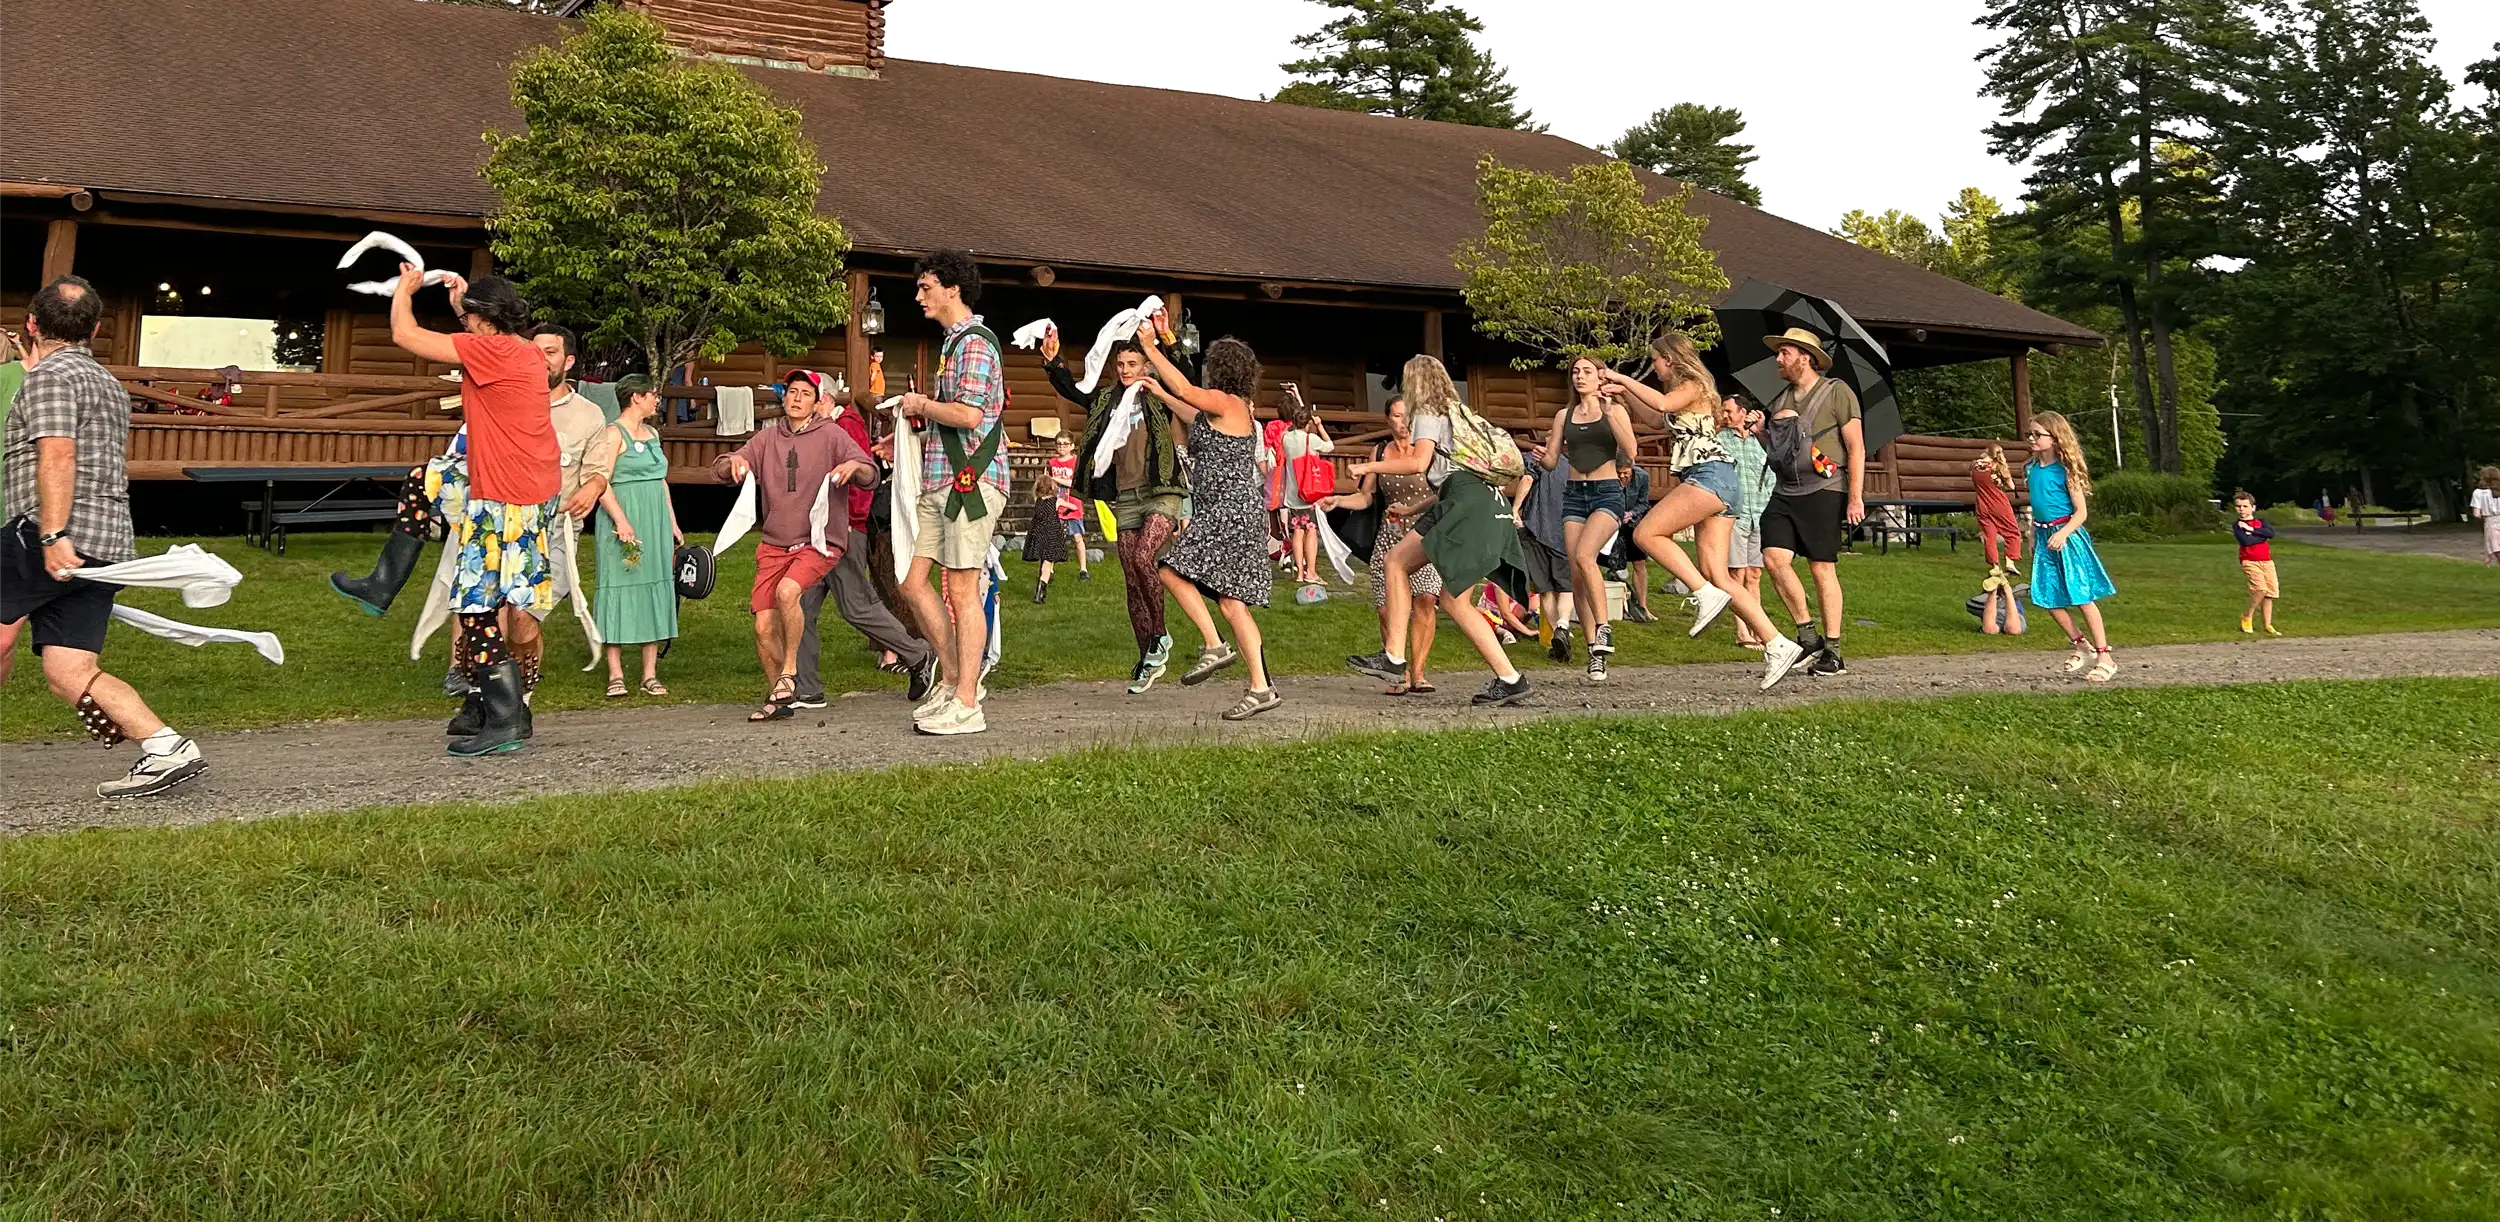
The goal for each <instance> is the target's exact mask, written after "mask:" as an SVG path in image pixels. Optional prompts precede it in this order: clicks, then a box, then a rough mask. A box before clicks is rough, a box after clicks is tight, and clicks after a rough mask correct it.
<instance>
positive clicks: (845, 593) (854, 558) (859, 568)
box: [782, 369, 938, 709]
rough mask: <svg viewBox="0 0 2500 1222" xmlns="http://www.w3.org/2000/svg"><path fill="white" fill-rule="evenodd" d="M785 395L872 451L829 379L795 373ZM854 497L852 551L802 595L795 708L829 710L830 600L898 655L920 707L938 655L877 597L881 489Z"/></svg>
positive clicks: (858, 419)
mask: <svg viewBox="0 0 2500 1222" xmlns="http://www.w3.org/2000/svg"><path fill="white" fill-rule="evenodd" d="M782 395H783V397H784V399H785V400H786V399H787V398H788V397H789V396H791V395H810V396H813V397H814V399H815V400H816V402H817V404H818V405H819V406H818V408H817V414H818V415H819V416H829V417H831V418H832V420H833V423H834V425H835V426H836V427H838V428H840V429H841V430H842V431H843V432H845V433H848V434H850V436H851V440H852V441H855V442H858V443H859V448H860V449H861V450H863V451H864V450H867V449H869V448H870V444H871V443H870V441H869V437H868V417H867V416H866V415H865V414H863V413H862V412H861V411H860V407H859V404H857V403H855V402H854V403H842V402H839V401H837V400H835V399H834V398H832V397H831V394H830V389H829V387H828V386H827V380H826V378H825V375H823V374H821V373H818V372H816V371H815V370H813V369H794V370H792V371H790V376H789V383H788V385H787V386H786V387H784V388H783V390H782ZM870 402H871V403H872V404H873V403H874V402H875V400H873V399H872V400H870ZM849 491H850V494H851V546H850V547H849V548H848V549H846V550H844V551H843V553H842V558H841V559H840V560H837V561H835V562H834V565H833V571H832V572H830V573H827V574H825V579H824V580H822V581H819V582H817V583H816V584H814V585H812V586H809V587H807V589H806V590H804V591H802V592H801V593H800V594H799V611H800V612H801V613H802V614H803V615H804V617H805V619H806V622H807V627H806V629H805V631H803V632H801V633H800V635H799V664H798V676H799V679H798V696H797V698H796V700H795V701H793V705H792V707H795V708H802V709H821V708H823V707H825V684H824V680H823V679H821V678H819V677H818V676H817V673H816V649H817V642H816V616H817V614H818V612H819V611H821V610H822V609H823V607H824V605H825V597H826V596H827V595H831V596H832V598H833V609H834V612H835V613H836V614H838V615H840V616H841V617H842V622H844V623H846V624H849V625H850V626H851V627H853V628H855V629H858V630H859V634H860V635H861V636H864V637H867V638H868V643H869V644H871V645H874V646H876V647H877V649H878V650H880V651H891V652H892V653H893V654H894V657H895V659H896V661H897V663H898V664H899V665H900V666H901V667H902V668H903V673H904V674H906V675H909V676H911V690H910V695H911V700H912V703H914V704H918V703H919V702H921V701H922V700H924V699H927V698H928V695H929V688H930V685H932V684H934V683H936V682H937V673H938V665H937V651H936V650H933V649H931V648H929V643H928V642H927V641H924V640H921V639H920V638H919V637H916V636H913V635H912V634H911V630H910V629H908V628H905V627H903V621H901V620H899V619H896V618H895V617H894V612H893V610H892V609H891V608H889V607H887V606H886V605H885V600H884V599H882V598H879V597H878V596H877V586H876V583H875V582H874V581H873V580H872V579H871V578H870V576H869V573H868V552H869V550H870V549H869V547H868V512H869V507H870V506H872V505H875V504H876V503H877V493H876V489H875V488H874V487H873V486H870V487H862V486H861V485H858V484H853V485H851V487H850V490H849Z"/></svg>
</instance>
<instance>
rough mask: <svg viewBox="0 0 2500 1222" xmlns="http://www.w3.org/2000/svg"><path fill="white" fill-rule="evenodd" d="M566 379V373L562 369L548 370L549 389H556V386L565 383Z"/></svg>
mask: <svg viewBox="0 0 2500 1222" xmlns="http://www.w3.org/2000/svg"><path fill="white" fill-rule="evenodd" d="M564 381H565V379H564V373H563V372H562V371H561V370H555V369H550V370H548V371H547V389H549V390H554V389H555V388H556V387H559V386H562V385H564Z"/></svg>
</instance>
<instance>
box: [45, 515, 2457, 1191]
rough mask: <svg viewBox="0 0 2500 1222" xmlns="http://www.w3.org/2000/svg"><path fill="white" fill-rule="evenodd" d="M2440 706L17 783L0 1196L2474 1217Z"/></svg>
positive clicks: (1826, 718) (2172, 706) (1968, 717)
mask: <svg viewBox="0 0 2500 1222" xmlns="http://www.w3.org/2000/svg"><path fill="white" fill-rule="evenodd" d="M2159 554H2160V553H2158V552H2148V553H2144V555H2146V556H2157V555H2159ZM2176 554H2178V555H2179V556H2181V557H2182V559H2181V565H2182V567H2183V568H2184V567H2185V565H2186V564H2187V562H2188V560H2187V558H2189V557H2192V556H2195V555H2197V554H2198V553H2194V552H2189V551H2187V550H2185V549H2180V550H2179V551H2178V552H2177V553H2176ZM2298 558H2299V559H2300V560H2302V561H2307V560H2310V559H2312V558H2314V559H2316V560H2318V561H2319V562H2320V563H2321V564H2324V563H2326V562H2327V557H2325V556H2323V555H2316V556H2314V557H2313V555H2312V554H2310V553H2300V554H2299V555H2298ZM2135 567H2136V568H2137V569H2138V570H2139V571H2143V570H2148V569H2150V568H2152V567H2153V562H2152V561H2150V560H2140V561H2139V562H2138V563H2137V564H2136V566H2135ZM1877 569H1878V565H1877V564H1875V563H1872V562H1869V563H1865V564H1862V565H1861V566H1860V571H1862V572H1863V571H1876V570H1877ZM1885 571H1898V572H1916V571H1919V570H1918V569H1917V568H1915V567H1913V566H1912V565H1904V566H1902V567H1901V568H1899V569H1896V570H1885ZM2295 571H2298V569H2297V568H2295ZM2148 618H2149V617H2148ZM2364 726H2366V727H2369V729H2368V732H2366V733H2357V732H2356V731H2355V727H2364ZM2494 743H2500V681H2493V680H2421V681H2402V682H2385V683H2310V684H2294V685H2284V686H2275V687H2250V688H2237V689H2208V690H2162V691H2150V690H2148V691H2130V690H2117V691H2103V692H2093V693H2089V694H2078V695H2073V696H2055V697H1982V698H1965V699H1957V700H1951V701H1944V702H1936V703H1926V704H1917V705H1897V704H1896V705H1871V704H1870V705H1856V706H1825V707H1821V708H1816V709H1808V710H1799V711H1794V712H1785V713H1780V714H1776V715H1768V714H1766V715H1753V716H1745V717H1736V718H1726V719H1680V720H1662V719H1625V720H1617V721H1594V722H1572V723H1542V724H1537V725H1530V726H1522V727H1519V728H1515V729H1511V730H1507V731H1503V732H1499V733H1494V732H1471V733H1461V734H1450V735H1438V736H1416V735H1406V736H1381V737H1366V738H1350V739H1339V740H1334V741H1329V742H1321V743H1313V744H1305V745H1298V746H1290V747H1275V746H1261V747H1255V748H1246V749H1191V750H1161V751H1154V752H1146V753H1132V752H1112V751H1101V752H1096V753H1092V754H1088V755H1083V756H1077V757H1073V758H1068V759H1063V760H1057V761H1051V762H1045V763H1038V764H1002V765H992V766H986V767H980V768H966V769H953V770H944V771H923V772H905V773H895V774H885V775H878V776H867V777H840V778H822V779H812V780H801V781H791V782H774V783H755V784H721V785H711V786H705V787H700V788H694V789H688V790H682V791H676V792H667V793H650V794H635V795H623V796H605V797H597V798H581V799H567V800H551V801H540V802H534V803H530V804H527V805H524V806H519V807H497V808H494V809H474V808H431V809H401V810H388V811H379V812H367V813H362V814H355V815H345V816H337V817H325V818H307V819H291V820H282V821H272V822H265V823H255V824H247V825H224V826H217V827H210V828H202V829H196V830H191V831H183V832H128V833H89V834H85V835H78V836H68V837H60V838H34V839H23V840H17V841H12V842H8V843H6V844H5V845H0V1019H5V1034H0V1041H4V1042H0V1050H4V1051H5V1055H0V1214H8V1215H9V1216H13V1217H30V1218H32V1217H66V1218H105V1217H115V1218H119V1217H149V1218H209V1217H220V1218H222V1217H253V1218H273V1219H290V1220H292V1219H307V1218H343V1217H370V1218H418V1217H423V1218H499V1219H502V1218H549V1219H567V1220H576V1219H607V1218H670V1219H683V1218H752V1219H784V1218H837V1217H838V1218H853V1217H856V1218H916V1219H957V1218H962V1219H999V1218H1013V1219H1037V1220H1041V1219H1047V1220H1051V1222H1061V1220H1067V1219H1113V1218H1131V1217H1152V1218H1162V1219H1288V1218H1295V1219H1320V1218H1336V1219H1356V1218H1361V1219H1378V1218H1393V1219H1413V1220H1417V1222H1422V1220H1425V1219H1435V1218H1445V1219H1509V1218H1518V1219H1548V1218H1551V1219H1617V1218H1644V1219H1648V1218H1665V1219H1772V1218H1777V1219H1782V1220H1784V1222H1791V1220H1796V1219H1939V1218H1967V1219H1985V1220H1989V1222H2000V1220H2006V1219H2025V1220H2032V1219H2125V1220H2128V1222H2139V1220H2144V1219H2174V1218H2175V1219H2191V1218H2193V1219H2240V1218H2245V1219H2287V1218H2302V1219H2306V1218H2318V1219H2327V1218H2334V1219H2379V1218H2383V1219H2407V1220H2417V1219H2484V1218H2490V1217H2493V1216H2495V1215H2500V1170H2496V1168H2500V1021H2495V1015H2500V917H2495V914H2500V838H2495V836H2494V832H2495V830H2500V828H2495V823H2494V818H2493V812H2494V811H2495V810H2500V749H2496V748H2495V747H2494V745H2493V744H2494Z"/></svg>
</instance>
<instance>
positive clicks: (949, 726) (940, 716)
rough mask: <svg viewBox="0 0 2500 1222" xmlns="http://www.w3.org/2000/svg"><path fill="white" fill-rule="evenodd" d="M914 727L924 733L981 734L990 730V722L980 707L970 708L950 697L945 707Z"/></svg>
mask: <svg viewBox="0 0 2500 1222" xmlns="http://www.w3.org/2000/svg"><path fill="white" fill-rule="evenodd" d="M912 728H913V729H915V730H918V731H920V732H921V733H923V734H980V733H984V732H986V731H988V729H989V728H990V724H989V721H988V719H987V718H986V717H984V716H983V715H982V713H981V710H980V709H979V708H969V709H968V708H965V707H964V706H963V705H962V703H961V702H959V701H955V700H951V699H950V700H948V701H947V702H946V707H945V708H942V709H939V710H938V711H937V712H936V714H934V715H932V716H931V717H930V718H929V719H928V720H926V721H923V722H920V723H918V724H916V725H914V726H913V727H912Z"/></svg>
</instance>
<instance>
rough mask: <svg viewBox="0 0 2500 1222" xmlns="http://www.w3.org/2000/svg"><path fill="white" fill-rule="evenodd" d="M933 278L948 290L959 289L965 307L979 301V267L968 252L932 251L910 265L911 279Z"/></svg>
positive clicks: (951, 250) (952, 250)
mask: <svg viewBox="0 0 2500 1222" xmlns="http://www.w3.org/2000/svg"><path fill="white" fill-rule="evenodd" d="M922 276H935V277H937V282H938V283H939V284H942V285H944V286H946V287H947V288H950V289H961V290H963V295H964V304H965V305H966V306H969V305H971V304H972V303H974V302H976V301H979V300H981V265H980V264H978V263H975V262H973V260H972V252H971V251H968V250H954V249H951V248H950V249H946V250H933V251H930V252H929V253H927V254H925V255H922V256H920V260H919V262H916V263H914V264H912V265H911V278H912V279H914V280H918V279H919V278H921V277H922Z"/></svg>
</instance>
